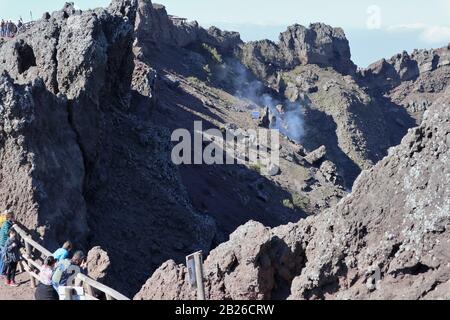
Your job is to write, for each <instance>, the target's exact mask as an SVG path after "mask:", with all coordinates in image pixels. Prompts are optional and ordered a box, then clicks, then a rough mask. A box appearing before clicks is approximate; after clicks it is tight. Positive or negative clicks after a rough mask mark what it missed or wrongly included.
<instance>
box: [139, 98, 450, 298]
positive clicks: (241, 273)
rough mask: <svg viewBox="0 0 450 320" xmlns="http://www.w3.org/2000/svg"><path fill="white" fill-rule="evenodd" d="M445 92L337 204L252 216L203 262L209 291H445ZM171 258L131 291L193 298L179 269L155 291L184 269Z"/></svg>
mask: <svg viewBox="0 0 450 320" xmlns="http://www.w3.org/2000/svg"><path fill="white" fill-rule="evenodd" d="M448 97H449V96H448V95H447V98H445V99H441V100H439V101H437V102H436V103H435V104H434V105H433V106H432V107H431V108H430V109H429V110H428V111H427V112H426V114H425V116H424V121H423V123H422V124H421V125H420V126H419V127H417V128H414V129H411V130H410V131H409V133H408V134H407V136H406V137H405V138H404V139H403V141H402V144H401V145H400V146H398V147H396V148H393V149H391V150H390V152H389V156H387V157H386V158H385V159H383V160H382V161H381V162H380V163H378V164H377V165H375V166H374V167H373V168H372V169H370V170H368V171H364V172H363V173H362V174H361V176H360V177H359V178H358V180H357V181H356V184H355V188H354V191H353V192H352V193H351V194H350V195H349V196H347V197H346V198H344V199H343V200H342V201H341V202H340V203H339V204H338V205H337V206H336V207H335V208H333V209H330V210H327V211H325V212H323V213H321V214H319V215H317V216H315V217H311V218H308V219H306V220H303V221H301V222H299V223H298V224H290V225H286V226H282V227H278V228H275V229H272V230H270V229H267V228H264V226H262V225H260V224H258V223H255V222H250V223H248V224H246V225H245V226H243V227H241V228H239V229H238V230H237V231H236V232H235V233H234V234H232V235H231V237H230V240H229V241H228V242H227V243H224V244H222V245H221V246H219V247H218V248H216V249H215V250H213V251H212V252H211V253H210V255H209V257H208V259H207V260H206V261H205V273H206V276H205V278H206V288H207V293H208V294H209V297H210V298H211V299H223V298H232V299H269V298H274V297H280V296H281V297H287V296H289V298H290V299H323V298H325V299H427V298H436V297H440V298H447V299H448V298H449V295H448V292H446V291H445V290H446V289H447V288H448V281H449V280H450V267H449V264H448V259H449V256H448V251H449V248H450V232H449V227H450V200H449V197H448V194H449V191H450V189H449V185H450V171H449V168H450V166H449V163H450V138H449V137H450V120H449V119H450V99H449V98H448ZM169 265H170V266H171V268H170V270H168V268H167V265H165V266H163V267H162V268H161V269H159V270H158V271H157V272H155V275H154V276H153V277H152V278H151V279H150V280H149V281H148V282H147V283H146V285H145V286H144V287H143V289H142V291H141V292H140V293H139V295H138V296H137V298H140V299H145V298H147V297H148V298H152V299H158V298H164V299H185V298H189V297H192V291H190V290H189V289H188V288H186V287H185V286H184V284H183V282H182V278H183V277H181V278H179V279H178V285H176V284H175V283H174V282H169V283H166V282H164V284H165V285H166V286H168V287H170V288H172V290H170V291H169V292H165V294H164V296H161V295H159V294H158V291H157V289H156V288H158V287H159V286H161V284H162V283H161V281H162V279H164V280H167V279H168V278H169V275H170V274H171V273H173V272H176V273H177V274H184V273H185V269H184V266H175V265H173V264H171V263H169ZM175 270H176V271H175ZM171 279H172V280H174V277H171ZM374 279H375V280H374ZM283 284H284V291H283V290H282V289H283ZM375 284H376V285H375ZM149 293H152V294H149ZM148 294H149V295H148ZM280 294H281V295H280Z"/></svg>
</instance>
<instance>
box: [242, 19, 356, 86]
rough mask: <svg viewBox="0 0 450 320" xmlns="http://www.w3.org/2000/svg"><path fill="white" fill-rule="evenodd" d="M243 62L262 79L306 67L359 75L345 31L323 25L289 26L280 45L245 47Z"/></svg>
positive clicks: (256, 43)
mask: <svg viewBox="0 0 450 320" xmlns="http://www.w3.org/2000/svg"><path fill="white" fill-rule="evenodd" d="M241 60H242V61H243V63H244V65H246V66H247V67H248V68H249V69H250V70H251V71H252V72H253V73H255V74H256V75H257V76H258V77H260V78H263V79H268V78H270V77H276V73H277V72H278V71H282V70H291V69H294V68H295V67H297V66H299V65H305V64H317V65H319V66H321V67H332V68H334V69H335V70H337V71H339V72H341V73H343V74H353V73H354V72H355V71H356V66H355V65H354V64H353V62H352V61H351V59H350V47H349V44H348V41H347V39H346V37H345V34H344V31H343V30H342V29H340V28H332V27H330V26H328V25H325V24H322V23H314V24H311V25H310V26H309V28H306V27H304V26H301V25H293V26H290V27H289V28H288V30H287V31H285V32H283V33H281V35H280V40H279V42H278V43H274V42H272V41H269V40H262V41H257V42H249V43H246V44H244V45H243V46H242V53H241Z"/></svg>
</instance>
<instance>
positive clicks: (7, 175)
mask: <svg viewBox="0 0 450 320" xmlns="http://www.w3.org/2000/svg"><path fill="white" fill-rule="evenodd" d="M135 6H136V3H135V2H134V1H129V2H127V1H124V2H114V3H113V4H112V5H111V7H110V8H109V9H96V10H94V11H86V12H78V11H76V10H72V9H73V7H72V6H71V5H66V7H65V8H64V9H63V10H62V11H58V12H55V13H53V14H52V15H50V16H47V17H46V18H47V19H43V20H40V21H38V22H36V24H35V25H34V27H33V28H32V29H30V30H29V31H27V32H26V33H24V34H21V35H19V36H18V37H17V38H15V39H13V40H10V41H7V42H3V43H1V45H0V55H1V56H2V61H0V69H1V70H3V71H4V72H5V73H4V75H3V76H2V78H1V91H0V101H1V108H0V115H1V116H0V119H1V120H0V123H1V128H2V129H1V130H0V132H1V140H0V141H1V143H0V148H1V149H0V155H1V166H0V168H1V172H2V173H1V184H0V188H1V192H0V194H1V196H0V197H1V198H0V201H1V202H2V207H7V208H11V209H12V210H13V211H14V212H15V213H16V215H17V217H18V220H19V221H20V222H21V223H22V224H24V225H25V226H26V227H27V228H29V229H31V230H34V231H37V233H38V234H36V235H37V236H40V237H42V239H43V240H44V241H45V243H46V245H47V246H48V247H49V248H50V249H56V248H57V246H58V245H60V244H61V243H62V242H63V241H65V240H67V239H68V238H69V239H72V241H74V242H75V243H76V245H77V246H78V247H81V248H88V247H89V246H92V245H100V246H101V247H102V248H103V249H104V250H106V251H107V252H108V254H109V258H110V260H111V265H112V267H111V269H110V271H109V274H108V277H109V278H108V279H105V281H106V282H107V283H108V284H113V285H114V287H115V288H117V289H118V290H120V291H123V292H124V293H125V294H129V293H130V292H133V291H134V290H136V291H137V289H136V288H138V287H140V286H141V285H142V283H143V282H144V281H145V279H146V278H147V276H148V272H149V271H147V270H152V268H156V266H158V265H160V263H162V262H163V261H165V260H167V259H169V258H173V257H176V256H177V255H178V254H177V253H176V252H179V253H181V255H179V258H180V259H181V258H182V257H184V255H185V254H186V253H187V252H191V251H192V250H198V249H203V250H208V248H209V247H210V245H211V241H212V238H213V236H214V233H215V226H214V223H213V221H212V220H211V219H210V218H208V217H207V216H202V215H200V214H198V213H196V212H195V211H194V209H193V208H192V206H191V205H190V202H189V200H188V198H187V195H186V193H185V190H184V188H183V186H182V185H181V183H180V179H179V176H178V172H177V170H176V168H175V167H173V165H172V163H171V161H170V150H171V144H170V134H169V132H168V131H167V130H166V129H164V128H160V127H158V126H154V125H151V124H149V123H147V122H145V117H146V116H147V115H148V112H149V111H148V108H149V107H151V106H152V105H153V101H152V94H153V91H152V90H153V85H154V83H153V82H152V77H151V75H150V74H151V70H150V69H148V68H146V67H145V66H142V63H141V64H139V63H138V62H136V63H134V61H133V57H134V55H133V51H132V45H133V41H134V20H133V19H134V18H133V16H134V14H135V13H136V7H135ZM30 57H33V58H34V59H32V60H31V61H30ZM25 62H28V63H25ZM135 65H137V66H138V68H139V69H138V70H137V71H135ZM133 74H134V75H135V76H134V79H133ZM142 74H143V75H144V76H143V77H139V75H142ZM136 77H139V79H136ZM38 79H42V80H38ZM30 83H31V84H30ZM132 84H133V87H134V88H136V90H138V91H139V92H140V93H141V94H139V93H138V91H132V90H131V86H132ZM142 93H144V94H147V96H146V97H143V96H142ZM132 101H133V102H136V101H137V102H139V103H135V104H131V102H132ZM169 213H170V214H169ZM171 239H172V240H173V241H172V240H171ZM152 248H153V249H152ZM162 248H164V250H163V249H162ZM149 249H151V250H152V255H147V254H146V253H147V252H148V250H149ZM133 265H142V266H145V268H142V269H141V270H138V271H136V272H134V273H132V274H129V271H127V269H128V270H129V268H131V266H133ZM147 268H148V269H147ZM123 272H126V273H127V276H125V274H124V273H123ZM120 279H123V280H120ZM134 292H135V291H134Z"/></svg>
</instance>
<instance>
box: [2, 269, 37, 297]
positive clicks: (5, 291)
mask: <svg viewBox="0 0 450 320" xmlns="http://www.w3.org/2000/svg"><path fill="white" fill-rule="evenodd" d="M16 281H17V283H18V284H20V285H19V287H17V288H11V287H7V286H6V285H5V281H4V280H3V279H2V280H0V300H34V289H32V288H31V286H30V278H29V276H28V274H27V273H20V274H18V275H17V276H16Z"/></svg>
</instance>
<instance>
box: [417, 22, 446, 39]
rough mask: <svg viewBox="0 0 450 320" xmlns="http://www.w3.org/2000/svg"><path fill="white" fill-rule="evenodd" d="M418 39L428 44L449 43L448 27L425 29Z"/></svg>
mask: <svg viewBox="0 0 450 320" xmlns="http://www.w3.org/2000/svg"><path fill="white" fill-rule="evenodd" d="M420 39H421V40H423V41H425V42H428V43H440V42H446V41H448V42H450V27H442V26H430V27H427V28H426V29H425V30H424V31H422V33H421V34H420Z"/></svg>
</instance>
